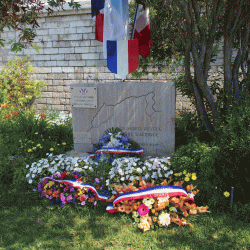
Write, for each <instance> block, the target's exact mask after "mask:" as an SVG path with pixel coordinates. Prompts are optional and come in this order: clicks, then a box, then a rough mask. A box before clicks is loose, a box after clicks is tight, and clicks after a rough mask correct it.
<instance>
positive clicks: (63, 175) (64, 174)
mask: <svg viewBox="0 0 250 250" xmlns="http://www.w3.org/2000/svg"><path fill="white" fill-rule="evenodd" d="M65 176H66V173H65V172H62V173H61V176H60V178H61V180H63V179H64V178H65Z"/></svg>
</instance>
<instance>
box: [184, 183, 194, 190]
mask: <svg viewBox="0 0 250 250" xmlns="http://www.w3.org/2000/svg"><path fill="white" fill-rule="evenodd" d="M193 188H194V186H193V184H191V185H187V186H186V190H187V191H191V190H193Z"/></svg>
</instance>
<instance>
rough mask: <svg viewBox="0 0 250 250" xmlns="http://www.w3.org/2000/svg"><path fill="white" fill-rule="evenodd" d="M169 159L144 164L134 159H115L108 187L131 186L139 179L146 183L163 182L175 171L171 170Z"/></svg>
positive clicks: (157, 159) (159, 159) (150, 160)
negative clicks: (112, 185) (113, 185)
mask: <svg viewBox="0 0 250 250" xmlns="http://www.w3.org/2000/svg"><path fill="white" fill-rule="evenodd" d="M168 159H169V158H151V159H148V160H146V161H144V162H143V161H141V160H140V159H139V158H134V157H130V158H126V157H122V158H119V159H115V160H114V161H113V162H112V168H111V169H110V171H109V179H108V180H107V181H106V185H107V186H108V188H110V185H111V184H115V185H118V184H119V185H123V184H129V183H131V181H133V180H137V181H138V180H139V177H141V178H142V179H145V181H152V180H155V181H158V182H162V181H163V180H164V179H166V178H167V177H169V176H170V175H172V174H173V171H172V170H170V169H169V167H170V166H171V164H170V163H169V161H168ZM111 189H112V187H111ZM113 191H114V190H113Z"/></svg>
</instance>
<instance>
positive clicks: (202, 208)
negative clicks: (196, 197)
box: [197, 206, 208, 214]
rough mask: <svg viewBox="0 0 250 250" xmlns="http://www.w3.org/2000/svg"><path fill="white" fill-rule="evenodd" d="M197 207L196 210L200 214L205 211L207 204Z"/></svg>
mask: <svg viewBox="0 0 250 250" xmlns="http://www.w3.org/2000/svg"><path fill="white" fill-rule="evenodd" d="M197 208H198V212H199V213H200V214H202V213H205V212H207V209H208V206H206V207H197Z"/></svg>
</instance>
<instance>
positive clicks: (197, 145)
mask: <svg viewBox="0 0 250 250" xmlns="http://www.w3.org/2000/svg"><path fill="white" fill-rule="evenodd" d="M219 154H220V148H219V147H218V146H209V144H206V143H204V142H200V141H198V140H197V139H196V141H195V142H191V143H189V144H188V145H183V146H181V147H180V148H179V149H178V150H177V151H175V152H174V153H173V155H172V157H171V166H172V169H173V171H174V172H175V173H178V172H182V171H184V170H186V171H187V172H195V173H196V175H197V180H196V183H195V185H197V188H198V189H199V190H200V192H199V193H198V194H197V195H196V197H195V200H196V202H197V203H198V204H203V205H208V206H209V207H211V209H217V208H218V209H227V208H229V205H230V198H229V197H225V196H224V195H223V193H224V192H225V191H227V192H230V189H228V190H226V189H224V188H225V186H224V185H223V184H224V183H223V181H222V180H221V178H220V176H218V175H217V173H216V167H218V166H217V164H216V161H217V159H218V158H219Z"/></svg>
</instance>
